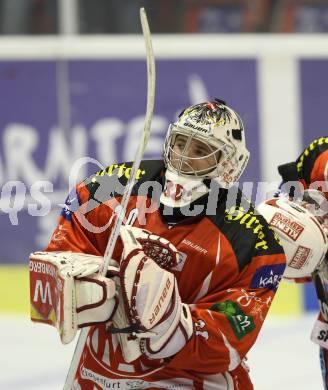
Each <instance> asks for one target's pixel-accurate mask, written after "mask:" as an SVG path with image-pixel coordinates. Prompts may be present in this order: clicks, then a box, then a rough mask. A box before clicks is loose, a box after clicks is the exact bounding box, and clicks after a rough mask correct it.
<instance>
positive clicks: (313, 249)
mask: <svg viewBox="0 0 328 390" xmlns="http://www.w3.org/2000/svg"><path fill="white" fill-rule="evenodd" d="M257 209H258V211H259V212H260V213H261V214H262V215H263V216H264V218H265V219H266V220H267V222H268V223H269V224H270V226H271V227H272V228H273V230H274V231H275V232H276V233H277V234H278V236H279V239H280V243H281V245H282V246H283V248H284V252H285V255H286V260H287V266H286V269H285V273H284V277H286V278H292V279H297V278H304V277H309V276H311V273H312V272H313V271H314V270H316V269H317V268H318V267H320V266H321V264H322V262H323V260H324V258H325V255H326V253H327V250H328V244H327V237H326V235H325V233H324V230H323V227H322V225H321V224H320V223H319V222H318V220H317V218H315V217H314V216H313V214H312V213H310V212H309V211H308V210H307V209H306V208H304V207H302V206H301V205H300V204H299V203H297V202H292V201H290V200H288V199H287V198H284V197H281V198H273V199H269V200H267V201H265V202H263V203H261V204H260V205H259V206H258V208H257Z"/></svg>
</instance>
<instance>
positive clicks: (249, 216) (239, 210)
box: [224, 206, 277, 249]
mask: <svg viewBox="0 0 328 390" xmlns="http://www.w3.org/2000/svg"><path fill="white" fill-rule="evenodd" d="M225 213H226V216H225V218H224V219H225V222H227V223H230V222H232V221H238V222H239V224H240V225H243V226H245V228H246V229H250V230H251V231H252V232H253V233H254V234H255V235H256V236H257V242H256V244H255V249H268V248H269V246H268V242H267V240H266V235H265V233H264V232H263V227H264V225H262V224H261V223H260V220H259V219H258V218H257V216H256V215H254V212H253V211H250V212H246V210H245V209H244V208H243V207H239V206H232V207H230V209H228V210H226V211H225ZM275 238H276V236H275ZM276 240H277V238H276Z"/></svg>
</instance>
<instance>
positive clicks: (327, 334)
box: [317, 330, 328, 342]
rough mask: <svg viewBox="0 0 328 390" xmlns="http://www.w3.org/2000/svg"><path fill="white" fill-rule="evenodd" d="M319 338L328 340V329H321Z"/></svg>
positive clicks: (324, 340)
mask: <svg viewBox="0 0 328 390" xmlns="http://www.w3.org/2000/svg"><path fill="white" fill-rule="evenodd" d="M317 338H318V340H322V341H323V342H326V341H327V340H328V330H320V331H319V334H318V337H317Z"/></svg>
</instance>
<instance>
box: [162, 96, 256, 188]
mask: <svg viewBox="0 0 328 390" xmlns="http://www.w3.org/2000/svg"><path fill="white" fill-rule="evenodd" d="M179 136H180V137H184V139H185V145H186V146H185V149H184V150H181V152H180V153H178V152H176V151H175V150H174V149H173V148H174V147H175V142H176V139H177V137H179ZM195 140H196V141H197V142H198V143H199V144H202V145H203V146H204V148H205V146H206V147H207V148H208V153H207V154H206V155H205V156H203V157H193V158H191V157H188V156H187V152H188V148H189V147H190V145H191V143H192V142H194V141H195ZM172 156H174V159H173V157H172ZM205 159H207V160H211V161H212V164H211V165H210V166H209V167H208V168H207V169H201V168H198V169H197V168H194V167H193V165H197V163H198V162H200V161H201V160H202V161H204V160H205ZM248 160H249V151H248V150H247V149H246V146H245V134H244V126H243V123H242V121H241V119H240V117H239V115H238V114H237V112H235V111H234V110H232V109H231V108H230V107H228V106H227V105H226V104H225V102H223V101H221V100H218V99H216V100H214V101H210V102H204V103H200V104H196V105H194V106H191V107H188V108H186V109H185V110H184V111H183V112H182V113H181V114H180V116H179V118H178V120H177V121H176V122H175V123H173V124H171V125H170V126H169V130H168V133H167V136H166V140H165V145H164V162H165V164H166V167H167V169H168V170H170V171H172V172H175V173H177V174H178V175H179V176H184V177H187V178H190V179H195V178H197V179H199V178H202V179H214V180H216V181H217V182H218V183H219V184H220V186H221V187H223V188H229V187H231V186H232V185H233V184H234V183H235V182H237V181H238V180H239V178H240V176H241V174H242V173H243V171H244V169H245V167H246V165H247V163H248Z"/></svg>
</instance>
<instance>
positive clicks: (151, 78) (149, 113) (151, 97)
mask: <svg viewBox="0 0 328 390" xmlns="http://www.w3.org/2000/svg"><path fill="white" fill-rule="evenodd" d="M140 21H141V27H142V33H143V36H144V40H145V44H146V56H147V108H146V116H145V124H144V128H143V132H142V137H141V141H140V144H139V146H138V150H137V152H136V156H135V159H134V163H133V166H132V169H131V174H130V179H129V180H128V182H127V184H126V186H125V189H124V193H123V197H122V201H121V210H120V214H119V215H117V217H116V219H115V223H114V226H113V228H112V231H111V234H110V237H109V240H108V243H107V247H106V250H105V254H104V262H103V266H102V268H101V270H100V273H101V274H102V275H103V276H105V275H106V271H107V268H108V265H109V262H110V260H111V258H112V255H113V251H114V247H115V244H116V241H117V238H118V236H119V232H120V227H121V225H122V221H123V218H124V216H125V213H126V208H127V205H128V201H129V199H130V196H131V191H132V188H133V186H134V184H135V182H136V174H137V172H138V169H139V166H140V162H141V159H142V156H143V154H144V151H145V149H146V146H147V142H148V139H149V135H150V126H151V121H152V118H153V111H154V104H155V79H156V70H155V57H154V52H153V47H152V42H151V34H150V29H149V24H148V20H147V15H146V11H145V9H144V8H141V9H140ZM89 329H90V328H89V327H85V328H83V329H82V330H81V332H80V335H79V338H78V341H77V344H76V347H75V351H74V354H73V358H72V361H71V365H70V368H69V371H68V374H67V377H66V382H65V385H64V390H71V388H72V385H73V382H74V378H75V374H76V371H77V369H78V365H79V361H80V359H81V356H82V352H83V349H84V346H85V344H86V341H87V337H88V332H89Z"/></svg>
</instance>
